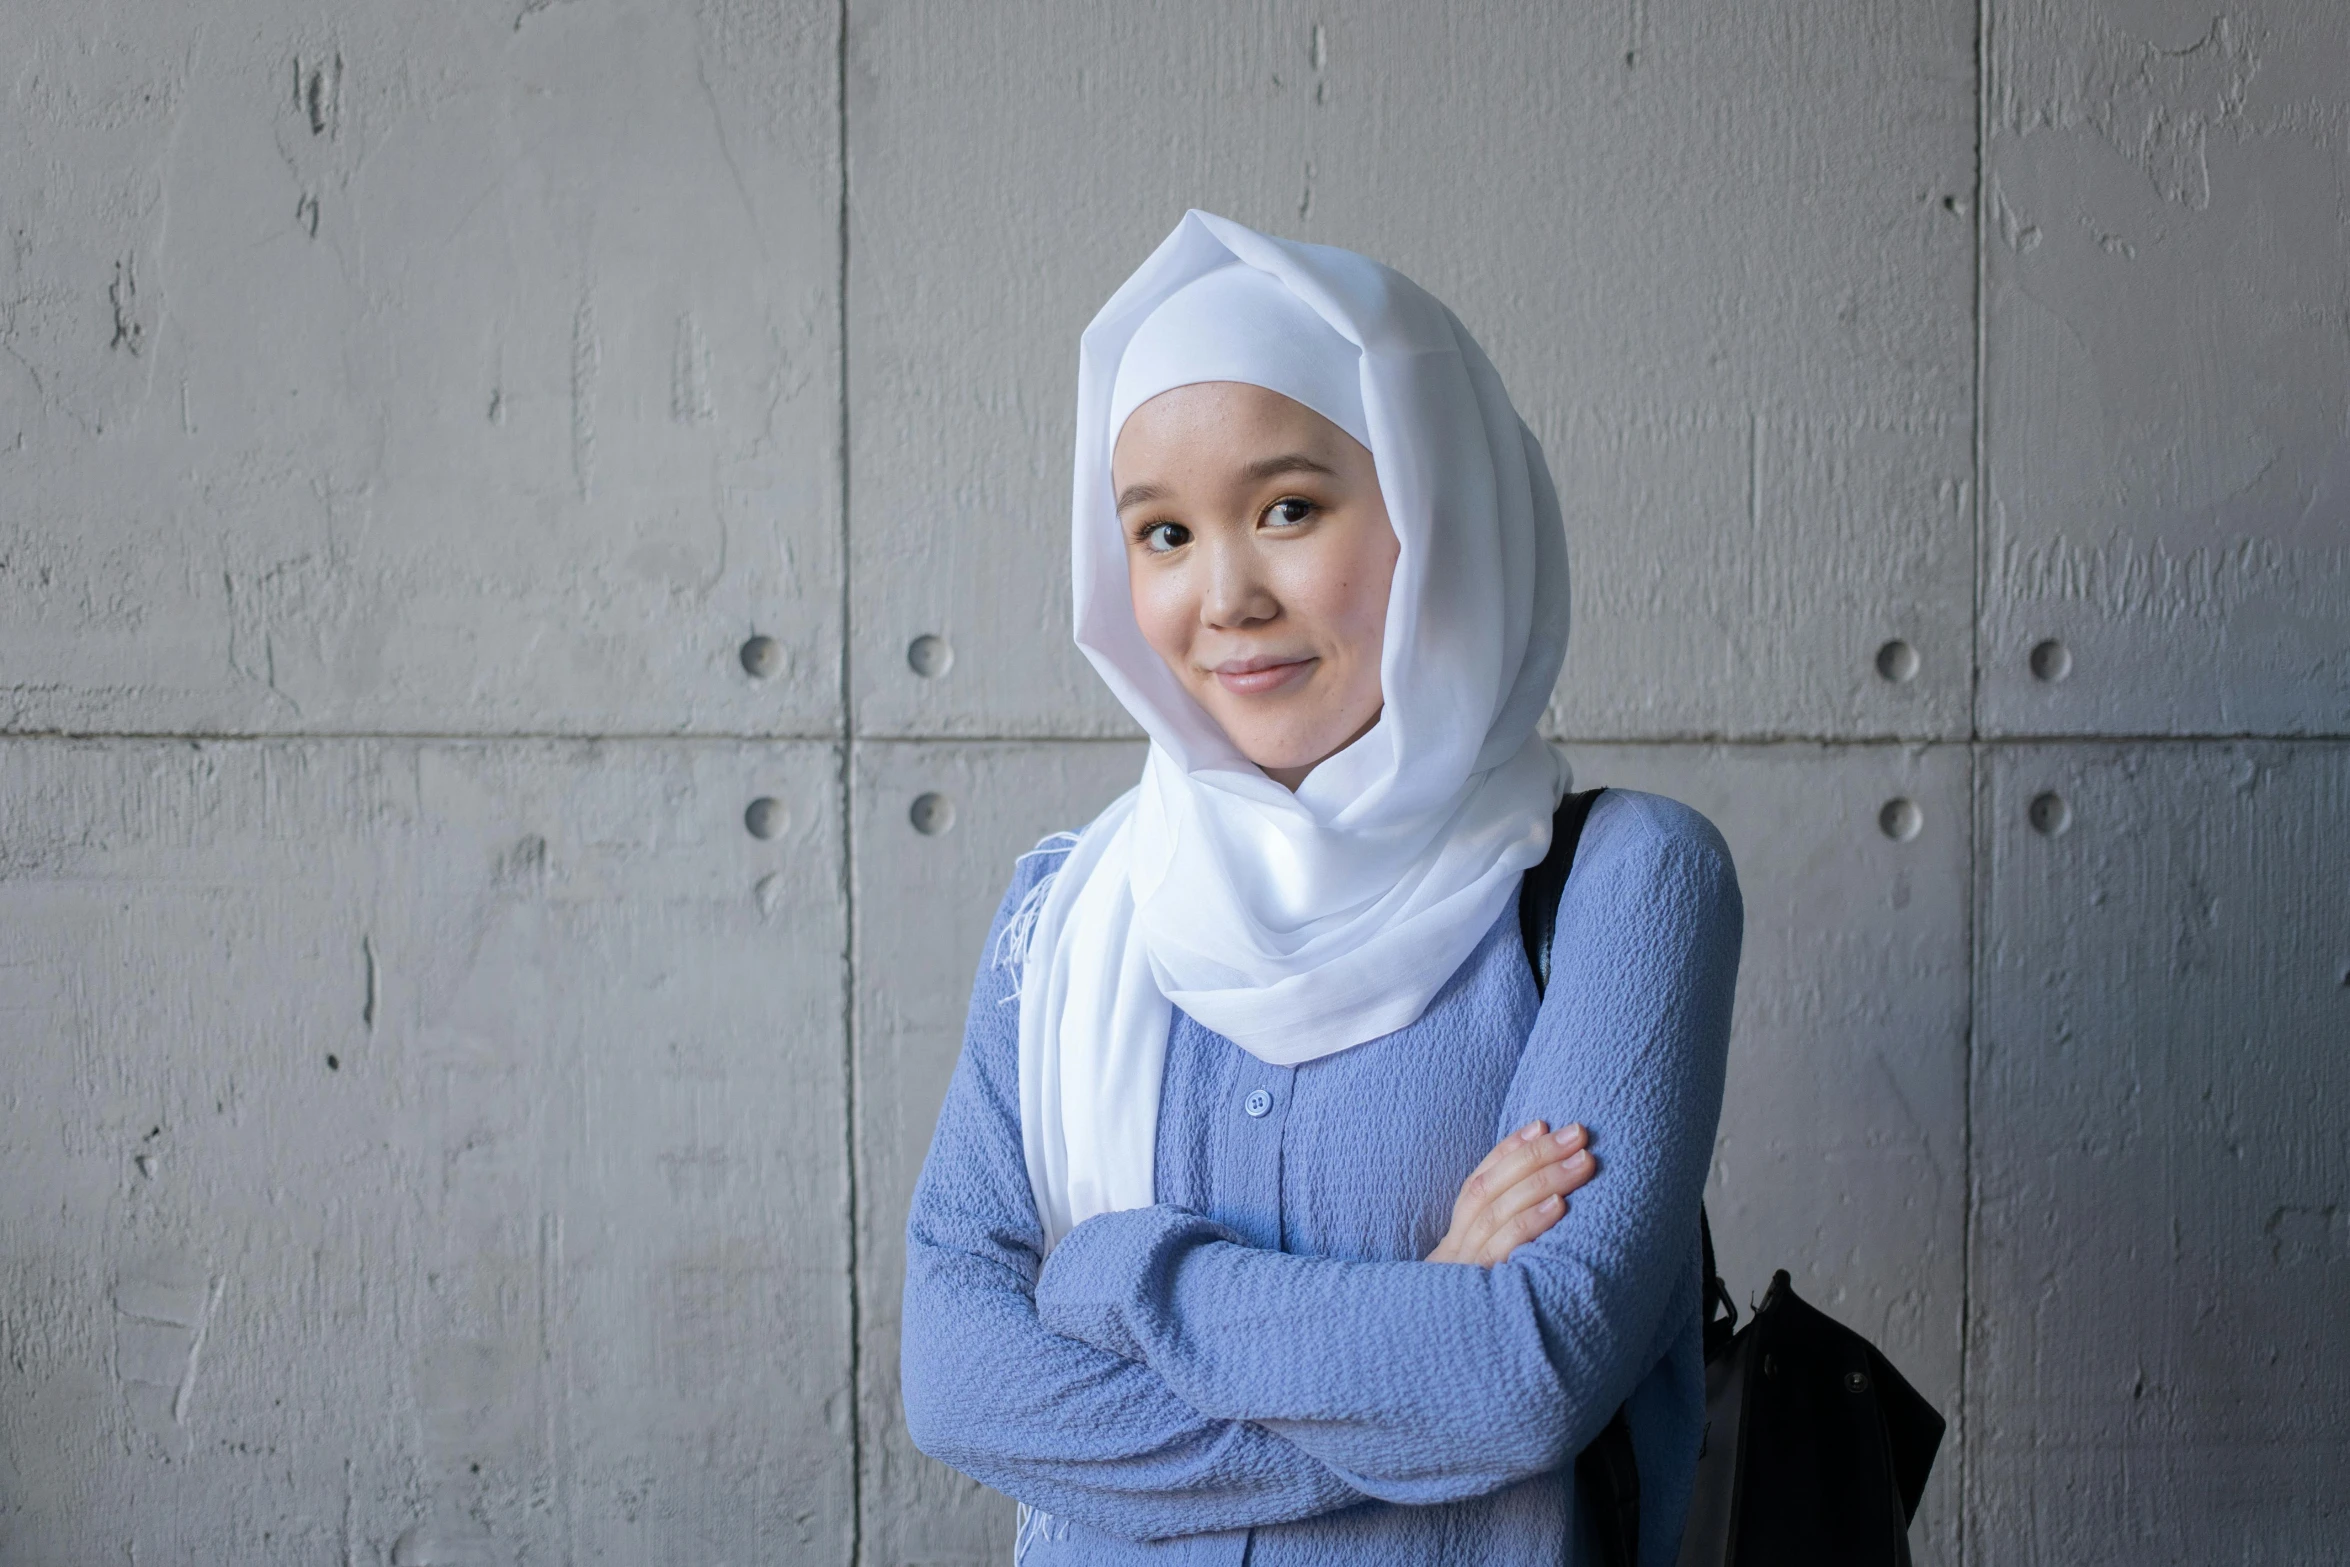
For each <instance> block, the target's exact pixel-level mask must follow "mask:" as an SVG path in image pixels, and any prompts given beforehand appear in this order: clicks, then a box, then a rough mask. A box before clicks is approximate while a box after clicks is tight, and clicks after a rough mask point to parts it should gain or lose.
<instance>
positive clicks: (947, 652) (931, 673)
mask: <svg viewBox="0 0 2350 1567" xmlns="http://www.w3.org/2000/svg"><path fill="white" fill-rule="evenodd" d="M906 665H907V667H908V668H910V669H912V670H913V671H914V673H915V674H917V675H920V676H921V677H922V678H923V679H925V680H936V679H937V678H938V677H939V676H941V675H943V674H945V673H946V672H947V671H948V670H950V669H952V668H954V667H955V650H954V649H953V648H951V647H949V646H947V639H946V638H944V637H938V636H931V635H929V634H928V633H925V634H923V635H922V636H918V637H916V638H915V639H914V640H913V641H912V642H910V643H908V644H907V645H906Z"/></svg>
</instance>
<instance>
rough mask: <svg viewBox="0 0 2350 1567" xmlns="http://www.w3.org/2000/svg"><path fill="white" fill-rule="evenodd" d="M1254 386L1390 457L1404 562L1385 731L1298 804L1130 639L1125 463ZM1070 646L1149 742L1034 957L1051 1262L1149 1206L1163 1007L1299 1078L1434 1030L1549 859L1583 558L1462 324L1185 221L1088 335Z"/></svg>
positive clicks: (1073, 869)
mask: <svg viewBox="0 0 2350 1567" xmlns="http://www.w3.org/2000/svg"><path fill="white" fill-rule="evenodd" d="M1198 381H1245V382H1249V383H1251V384H1254V385H1259V386H1265V387H1268V388H1269V389H1270V390H1273V391H1276V392H1280V393H1282V394H1283V395H1285V396H1288V397H1291V398H1294V399H1295V400H1297V401H1299V402H1301V403H1304V404H1305V405H1306V406H1307V407H1309V408H1313V409H1314V410H1315V411H1316V412H1318V413H1321V414H1322V415H1323V416H1324V417H1325V418H1328V419H1330V420H1331V421H1332V422H1333V423H1335V424H1337V425H1338V426H1339V427H1340V428H1342V429H1345V430H1347V431H1348V433H1350V434H1352V435H1353V436H1354V437H1355V438H1356V439H1357V440H1360V441H1362V442H1363V444H1364V445H1365V446H1367V447H1369V448H1370V450H1371V453H1372V456H1373V458H1374V460H1375V462H1376V464H1377V469H1378V475H1379V488H1380V493H1381V495H1382V497H1383V498H1384V500H1385V501H1386V504H1387V513H1388V517H1389V520H1390V522H1391V523H1392V524H1393V526H1394V528H1395V532H1396V538H1397V542H1398V545H1399V551H1398V555H1397V560H1396V567H1395V579H1394V585H1393V587H1392V589H1391V590H1390V595H1389V599H1388V608H1387V635H1386V642H1385V645H1384V647H1383V648H1382V650H1381V654H1380V681H1381V691H1382V694H1383V700H1384V707H1383V708H1382V710H1381V713H1380V717H1379V719H1378V721H1377V722H1376V723H1375V724H1373V725H1372V727H1371V728H1370V729H1369V730H1368V731H1367V732H1365V733H1364V734H1363V735H1362V737H1361V738H1359V739H1357V740H1356V741H1355V742H1354V743H1353V744H1352V745H1350V746H1348V747H1347V748H1346V749H1345V750H1343V751H1341V752H1340V753H1338V754H1337V755H1336V756H1333V757H1331V758H1329V759H1328V760H1326V761H1324V762H1323V763H1322V764H1321V765H1319V766H1318V767H1316V768H1315V769H1314V770H1313V772H1311V773H1310V774H1308V775H1307V777H1306V779H1305V781H1304V782H1303V783H1302V784H1301V785H1300V786H1299V787H1298V789H1297V791H1296V792H1295V793H1294V794H1292V793H1291V792H1290V791H1289V790H1287V789H1284V788H1283V787H1282V786H1281V785H1279V784H1277V783H1275V782H1273V781H1272V780H1271V779H1269V778H1267V777H1266V776H1265V774H1264V773H1263V772H1262V771H1261V770H1259V769H1258V768H1257V767H1256V765H1255V764H1254V763H1252V762H1250V761H1249V760H1248V759H1247V758H1246V757H1245V756H1243V755H1241V754H1240V752H1239V751H1238V750H1237V749H1236V748H1235V747H1234V746H1233V745H1232V743H1231V741H1230V740H1228V739H1227V738H1226V737H1225V735H1224V733H1223V730H1222V729H1221V728H1220V727H1219V726H1218V725H1217V723H1216V722H1215V720H1214V719H1213V718H1211V717H1209V715H1208V714H1207V712H1206V710H1205V709H1203V708H1202V707H1200V705H1199V704H1198V703H1197V702H1196V701H1194V700H1193V699H1192V697H1191V695H1190V694H1189V693H1188V692H1187V691H1185V690H1184V689H1183V687H1182V685H1181V683H1180V682H1179V681H1178V680H1177V679H1176V677H1175V675H1174V674H1173V672H1172V671H1170V670H1169V669H1168V668H1167V667H1166V665H1165V664H1164V663H1162V662H1161V661H1160V659H1159V657H1158V655H1157V654H1156V653H1154V652H1153V651H1152V650H1151V648H1150V646H1149V645H1148V643H1146V642H1145V641H1144V640H1143V636H1142V631H1141V628H1140V626H1139V625H1138V624H1137V623H1136V621H1135V618H1134V610H1133V604H1132V600H1131V597H1130V592H1129V587H1128V582H1127V575H1126V547H1125V540H1124V537H1123V534H1122V532H1121V530H1120V528H1119V524H1118V517H1117V507H1116V504H1115V501H1114V498H1113V495H1112V489H1111V480H1110V453H1111V447H1112V444H1113V443H1114V442H1115V440H1116V438H1117V432H1118V430H1119V428H1120V427H1121V426H1122V425H1123V423H1124V422H1125V418H1126V415H1127V414H1129V413H1131V412H1132V411H1133V409H1134V408H1136V407H1138V406H1140V404H1141V403H1143V402H1145V401H1147V400H1148V399H1149V398H1150V397H1152V396H1155V395H1157V393H1158V392H1160V391H1164V390H1167V389H1169V388H1171V387H1175V386H1181V385H1188V384H1192V383H1194V382H1198ZM1071 549H1072V567H1073V582H1074V586H1075V597H1076V632H1077V644H1078V646H1079V647H1080V648H1081V649H1083V650H1084V652H1085V655H1086V657H1087V658H1088V659H1090V660H1091V661H1092V663H1093V666H1094V668H1095V669H1096V670H1097V671H1099V672H1100V674H1101V676H1102V678H1103V679H1104V680H1105V681H1107V682H1108V683H1109V686H1110V689H1111V690H1112V691H1113V692H1114V693H1115V694H1116V695H1117V697H1118V700H1119V701H1120V702H1121V703H1123V704H1124V705H1125V707H1126V710H1127V711H1128V712H1129V713H1131V714H1132V715H1133V716H1134V719H1135V721H1136V722H1137V723H1139V724H1140V725H1141V726H1142V728H1143V730H1144V732H1145V733H1146V734H1148V735H1149V737H1150V751H1149V756H1148V759H1147V760H1146V761H1145V763H1144V766H1143V776H1142V780H1141V782H1140V783H1139V784H1138V785H1137V786H1136V787H1135V788H1134V789H1132V790H1130V791H1128V792H1127V793H1126V794H1125V795H1123V796H1121V797H1120V798H1119V799H1118V800H1116V801H1115V802H1113V803H1112V804H1111V805H1110V807H1109V808H1108V809H1107V810H1105V811H1103V812H1102V814H1101V815H1100V816H1098V817H1096V818H1095V819H1094V821H1093V822H1092V823H1091V824H1089V825H1088V826H1087V827H1086V828H1085V830H1084V831H1083V832H1082V833H1080V834H1079V835H1078V836H1077V839H1076V842H1075V844H1074V845H1073V846H1072V847H1071V848H1070V850H1069V852H1068V854H1067V857H1066V858H1065V859H1064V860H1063V862H1062V864H1061V866H1060V868H1059V869H1058V871H1057V872H1056V873H1055V874H1054V876H1053V878H1052V880H1051V882H1050V883H1049V884H1047V886H1046V887H1045V888H1044V889H1043V893H1042V898H1041V902H1040V903H1039V904H1038V906H1037V908H1036V910H1035V922H1034V926H1033V929H1032V931H1031V932H1030V933H1029V935H1028V941H1027V945H1026V951H1025V953H1024V954H1021V955H1020V957H1021V962H1022V970H1021V984H1020V1122H1021V1141H1022V1147H1023V1152H1024V1154H1025V1156H1026V1160H1027V1165H1028V1175H1029V1182H1030V1185H1031V1187H1032V1188H1033V1189H1034V1192H1035V1196H1036V1204H1037V1213H1038V1216H1039V1218H1040V1219H1041V1220H1042V1222H1043V1226H1044V1231H1045V1239H1046V1244H1047V1246H1048V1247H1049V1246H1051V1245H1053V1244H1055V1243H1057V1242H1058V1241H1059V1239H1060V1238H1061V1237H1062V1236H1063V1235H1065V1234H1067V1233H1068V1232H1069V1231H1070V1230H1071V1229H1074V1228H1075V1227H1076V1226H1077V1225H1078V1224H1080V1223H1082V1222H1084V1221H1085V1220H1086V1219H1088V1218H1090V1217H1092V1216H1093V1215H1095V1214H1097V1213H1104V1212H1109V1211H1111V1210H1114V1209H1119V1208H1133V1207H1144V1206H1147V1205H1148V1204H1149V1203H1150V1202H1151V1201H1152V1200H1153V1180H1152V1171H1153V1166H1154V1162H1155V1158H1156V1151H1157V1132H1158V1112H1159V1092H1160V1085H1161V1082H1162V1079H1163V1075H1164V1070H1165V1064H1166V1051H1167V1036H1168V1030H1169V1028H1170V1026H1171V1024H1172V1022H1173V1010H1174V1009H1175V1008H1177V1007H1180V1008H1182V1009H1183V1010H1184V1011H1185V1012H1187V1013H1189V1014H1190V1015H1191V1016H1192V1017H1193V1018H1195V1019H1197V1020H1198V1021H1199V1022H1200V1023H1201V1024H1203V1025H1205V1026H1206V1027H1208V1028H1210V1029H1213V1030H1214V1031H1216V1032H1217V1033H1220V1034H1222V1035H1224V1036H1226V1037H1227V1038H1229V1039H1230V1040H1232V1042H1233V1043H1234V1044H1236V1045H1238V1046H1239V1047H1240V1048H1241V1049H1243V1050H1246V1051H1248V1052H1249V1053H1250V1054H1251V1055H1254V1056H1257V1057H1258V1058H1259V1059H1261V1060H1264V1061H1267V1062H1270V1063H1273V1064H1275V1065H1280V1066H1295V1065H1299V1064H1302V1063H1304V1062H1308V1061H1312V1060H1315V1059H1317V1058H1319V1057H1322V1056H1326V1055H1331V1054H1333V1053H1335V1052H1337V1051H1341V1050H1345V1049H1348V1048H1350V1047H1351V1046H1354V1045H1358V1044H1361V1043H1363V1042H1364V1041H1366V1040H1370V1039H1376V1038H1378V1037H1380V1036H1381V1035H1383V1034H1388V1033H1392V1032H1394V1031H1395V1030H1397V1029H1400V1028H1403V1027H1406V1026H1407V1025H1409V1024H1410V1023H1412V1022H1414V1021H1415V1020H1417V1019H1418V1018H1419V1016H1420V1014H1421V1013H1422V1012H1423V1011H1425V1010H1426V1008H1427V1006H1428V1003H1429V1001H1430V1000H1431V999H1433V997H1434V996H1435V994H1436V992H1437V991H1438V990H1439V989H1440V988H1442V986H1443V985H1444V983H1445V981H1446V980H1447V979H1449V978H1450V977H1451V976H1452V974H1453V972H1454V971H1455V970H1457V969H1458V968H1459V967H1460V965H1461V963H1462V962H1463V961H1464V960H1466V959H1467V957H1468V956H1469V954H1470V952H1472V951H1473V950H1474V949H1475V948H1476V946H1477V944H1478V943H1479V942H1480V941H1481V940H1482V939H1483V938H1484V936H1485V933H1486V932H1487V931H1488V930H1489V929H1491V928H1492V925H1493V923H1494V921H1495V920H1496V919H1498V918H1499V917H1500V915H1501V912H1502V910H1503V909H1504V908H1505V907H1506V906H1507V905H1508V903H1509V900H1510V895H1511V893H1512V892H1513V891H1514V890H1515V888H1516V887H1517V884H1518V879H1519V877H1520V875H1521V873H1522V872H1523V871H1524V870H1525V869H1526V868H1527V867H1528V866H1530V865H1533V864H1534V863H1535V862H1537V861H1538V860H1540V859H1541V857H1542V855H1543V852H1544V851H1545V850H1546V849H1547V848H1548V847H1549V841H1550V816H1551V811H1552V810H1553V808H1554V807H1555V806H1556V804H1557V802H1558V798H1559V795H1560V794H1561V792H1562V791H1563V790H1564V788H1565V786H1566V772H1565V765H1564V763H1563V762H1562V761H1561V760H1560V759H1559V757H1558V755H1557V753H1556V752H1554V751H1553V750H1552V749H1551V748H1550V747H1549V745H1548V744H1546V743H1545V742H1544V741H1543V740H1542V738H1541V737H1540V735H1539V734H1537V733H1536V729H1535V726H1536V722H1537V720H1538V719H1539V718H1540V717H1541V714H1542V710H1543V707H1544V705H1545V704H1546V703H1547V701H1548V700H1549V696H1550V691H1551V687H1552V685H1553V683H1554V682H1555V681H1556V680H1557V678H1558V671H1559V665H1560V661H1561V659H1562V658H1563V656H1564V654H1565V650H1566V640H1567V560H1566V539H1565V534H1564V531H1563V529H1562V527H1561V524H1560V519H1559V508H1558V499H1557V496H1556V494H1555V492H1554V491H1553V489H1552V487H1551V482H1550V475H1549V472H1548V470H1547V468H1546V467H1545V465H1544V463H1543V459H1542V452H1541V449H1540V447H1539V446H1538V445H1537V444H1536V442H1535V440H1534V437H1533V435H1532V433H1531V432H1530V431H1528V430H1527V428H1526V426H1525V424H1524V422H1523V421H1522V420H1520V419H1519V417H1518V414H1517V411H1516V409H1515V408H1513V407H1512V406H1511V403H1510V400H1509V396H1508V394H1507V393H1506V392H1505V391H1504V390H1503V389H1502V384H1501V378H1500V376H1499V375H1497V374H1496V373H1495V371H1494V369H1493V366H1492V365H1491V364H1490V363H1489V362H1488V361H1487V360H1486V358H1485V355H1484V353H1483V352H1482V351H1481V350H1480V349H1479V348H1478V347H1477V345H1476V343H1475V342H1474V341H1472V340H1471V339H1470V337H1469V335H1468V333H1467V331H1466V330H1465V329H1463V328H1462V326H1461V324H1460V322H1459V321H1458V320H1457V319H1455V318H1454V316H1453V314H1452V312H1451V311H1449V310H1447V309H1446V308H1445V307H1444V306H1443V305H1442V304H1440V303H1438V302H1437V301H1436V300H1435V299H1434V298H1432V297H1431V296H1430V295H1429V294H1427V293H1426V292H1425V291H1423V290H1422V289H1421V288H1419V287H1418V285H1416V284H1414V283H1413V282H1411V281H1410V280H1409V279H1408V278H1405V277H1403V276H1402V275H1401V274H1399V273H1397V272H1394V271H1392V270H1390V269H1389V268H1387V267H1384V266H1381V265H1379V264H1378V263H1377V262H1374V261H1371V260H1369V259H1367V258H1365V257H1363V256H1358V255H1356V254H1354V253H1353V252H1351V251H1345V250H1338V249H1334V248H1331V247H1329V246H1324V245H1307V244H1300V243H1297V242H1294V241H1288V240H1280V239H1273V238H1270V237H1268V236H1266V235H1263V234H1259V233H1256V232H1254V231H1253V230H1250V229H1247V228H1244V227H1242V226H1241V225H1240V224H1237V223H1233V222H1230V221H1228V220H1227V219H1224V218H1219V217H1215V216H1213V215H1211V214H1208V213H1205V212H1197V211H1194V212H1191V213H1188V214H1186V215H1185V217H1184V219H1183V221H1182V222H1181V223H1180V224H1178V225H1177V226H1176V229H1175V232H1174V233H1173V234H1171V235H1169V236H1168V237H1167V239H1166V241H1165V242H1164V243H1162V244H1161V245H1160V246H1159V248H1158V250H1157V251H1155V252H1154V253H1153V254H1152V255H1151V257H1150V259H1149V260H1147V261H1145V262H1144V263H1143V265H1142V267H1141V268H1140V269H1139V270H1138V271H1137V272H1136V273H1135V274H1134V275H1133V276H1132V277H1131V278H1129V279H1127V281H1126V283H1125V285H1124V286H1123V287H1121V288H1120V289H1119V290H1118V292H1117V293H1116V294H1114V295H1112V296H1111V298H1110V301H1109V303H1108V304H1106V305H1104V306H1103V307H1102V309H1101V312H1100V313H1099V314H1098V315H1096V316H1095V317H1094V320H1093V324H1092V325H1091V326H1089V327H1087V328H1086V331H1085V335H1084V338H1083V340H1082V343H1081V345H1080V349H1079V359H1078V376H1077V455H1076V475H1075V487H1074V494H1073V499H1072V507H1071Z"/></svg>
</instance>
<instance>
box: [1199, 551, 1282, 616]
mask: <svg viewBox="0 0 2350 1567" xmlns="http://www.w3.org/2000/svg"><path fill="white" fill-rule="evenodd" d="M1203 542H1207V541H1203ZM1206 553H1207V556H1208V561H1207V566H1208V581H1207V591H1206V592H1204V593H1203V594H1201V595H1200V607H1199V608H1200V622H1201V624H1203V625H1206V626H1209V627H1211V628H1213V629H1215V630H1218V631H1233V630H1239V629H1242V628H1245V627H1250V626H1261V625H1263V624H1264V623H1265V622H1266V621H1268V620H1272V619H1275V618H1276V617H1278V616H1279V615H1280V613H1281V601H1280V600H1279V599H1277V598H1275V597H1274V595H1273V590H1272V587H1271V585H1270V584H1269V583H1267V582H1266V581H1265V578H1264V574H1263V572H1262V571H1261V570H1260V567H1261V565H1262V562H1260V561H1259V560H1258V559H1257V552H1256V551H1255V550H1253V549H1251V548H1249V547H1248V545H1247V544H1245V543H1239V542H1235V541H1232V540H1228V539H1222V538H1218V539H1215V540H1214V541H1213V543H1212V546H1211V547H1210V548H1209V550H1208V551H1207V552H1206Z"/></svg>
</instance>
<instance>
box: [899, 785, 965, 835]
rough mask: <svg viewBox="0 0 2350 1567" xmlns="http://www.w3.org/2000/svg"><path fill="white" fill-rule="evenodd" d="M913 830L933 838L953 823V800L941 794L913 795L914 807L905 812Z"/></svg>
mask: <svg viewBox="0 0 2350 1567" xmlns="http://www.w3.org/2000/svg"><path fill="white" fill-rule="evenodd" d="M906 818H907V820H909V821H911V822H912V823H913V824H914V830H915V831H916V832H918V833H920V834H922V835H923V836H924V837H925V838H935V837H937V836H938V835H939V834H940V833H942V832H945V831H946V830H947V829H948V828H950V827H952V826H954V825H955V802H954V801H952V800H950V799H948V798H947V797H946V796H945V795H943V794H938V793H929V794H919V795H916V796H915V797H914V808H913V809H912V810H910V811H908V812H907V813H906Z"/></svg>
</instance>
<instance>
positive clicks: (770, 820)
mask: <svg viewBox="0 0 2350 1567" xmlns="http://www.w3.org/2000/svg"><path fill="white" fill-rule="evenodd" d="M743 825H744V826H745V827H748V828H749V829H750V830H751V836H752V837H754V838H772V837H774V836H776V835H777V834H778V833H780V832H782V831H783V830H784V828H786V827H788V826H789V825H791V812H790V811H789V810H788V809H787V808H786V807H785V806H784V803H783V802H782V801H781V800H778V799H777V798H775V796H773V795H771V794H763V795H761V796H759V798H757V799H756V800H753V801H752V802H751V805H750V809H748V810H746V811H744V812H743Z"/></svg>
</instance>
